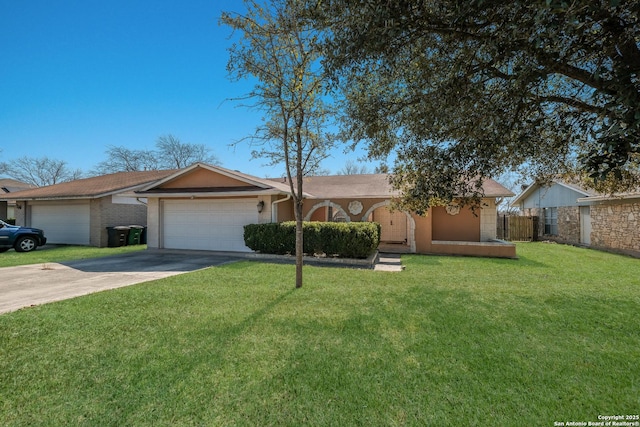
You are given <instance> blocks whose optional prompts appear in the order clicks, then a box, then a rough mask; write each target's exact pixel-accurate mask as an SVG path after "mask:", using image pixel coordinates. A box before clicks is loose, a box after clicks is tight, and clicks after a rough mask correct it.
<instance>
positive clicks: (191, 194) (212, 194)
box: [135, 189, 288, 199]
mask: <svg viewBox="0 0 640 427" xmlns="http://www.w3.org/2000/svg"><path fill="white" fill-rule="evenodd" d="M135 194H136V195H137V196H138V197H147V198H159V199H180V198H185V197H187V198H191V197H193V198H196V197H197V198H224V197H255V196H271V195H282V194H288V193H286V192H284V191H279V190H274V189H264V190H254V191H226V192H213V191H180V192H176V193H167V192H153V191H149V192H146V191H139V192H135Z"/></svg>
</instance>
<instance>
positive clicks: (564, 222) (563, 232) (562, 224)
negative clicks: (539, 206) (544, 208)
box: [543, 206, 580, 245]
mask: <svg viewBox="0 0 640 427" xmlns="http://www.w3.org/2000/svg"><path fill="white" fill-rule="evenodd" d="M543 225H544V218H543ZM556 237H557V240H558V241H560V242H564V243H569V244H572V245H579V244H580V207H579V206H562V207H559V208H558V236H556Z"/></svg>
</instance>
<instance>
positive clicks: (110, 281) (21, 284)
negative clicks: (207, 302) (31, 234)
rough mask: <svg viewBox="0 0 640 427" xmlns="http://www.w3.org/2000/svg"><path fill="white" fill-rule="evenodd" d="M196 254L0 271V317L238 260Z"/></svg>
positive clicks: (116, 258) (151, 253)
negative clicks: (33, 306) (25, 308)
mask: <svg viewBox="0 0 640 427" xmlns="http://www.w3.org/2000/svg"><path fill="white" fill-rule="evenodd" d="M238 259H241V258H239V257H236V256H233V255H228V254H216V253H212V252H199V251H148V250H147V251H140V252H134V253H130V254H125V255H116V256H110V257H105V258H93V259H85V260H79V261H70V262H64V263H60V264H58V263H47V264H34V265H24V266H19V267H5V268H0V313H6V312H9V311H14V310H18V309H20V308H23V307H29V306H32V305H39V304H44V303H48V302H52V301H59V300H63V299H68V298H73V297H77V296H80V295H86V294H90V293H93V292H98V291H103V290H106V289H114V288H120V287H123V286H129V285H133V284H136V283H142V282H146V281H149V280H154V279H161V278H163V277H169V276H175V275H177V274H182V273H187V272H189V271H195V270H199V269H202V268H206V267H210V266H215V265H222V264H226V263H229V262H234V261H237V260H238Z"/></svg>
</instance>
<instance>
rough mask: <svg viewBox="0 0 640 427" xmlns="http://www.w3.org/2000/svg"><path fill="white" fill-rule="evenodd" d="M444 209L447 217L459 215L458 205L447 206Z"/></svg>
mask: <svg viewBox="0 0 640 427" xmlns="http://www.w3.org/2000/svg"><path fill="white" fill-rule="evenodd" d="M444 209H445V210H446V211H447V213H448V214H449V215H458V214H459V213H460V206H458V205H447V206H446V207H445V208H444Z"/></svg>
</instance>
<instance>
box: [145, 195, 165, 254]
mask: <svg viewBox="0 0 640 427" xmlns="http://www.w3.org/2000/svg"><path fill="white" fill-rule="evenodd" d="M160 224H162V218H161V216H160V199H158V198H157V197H150V198H149V199H147V248H148V249H159V248H160V246H159V245H160Z"/></svg>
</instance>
